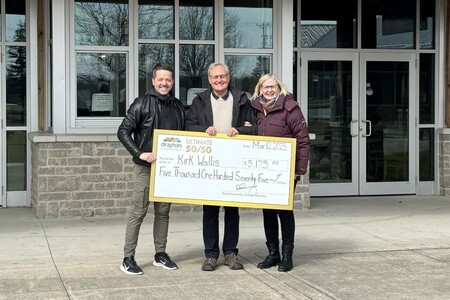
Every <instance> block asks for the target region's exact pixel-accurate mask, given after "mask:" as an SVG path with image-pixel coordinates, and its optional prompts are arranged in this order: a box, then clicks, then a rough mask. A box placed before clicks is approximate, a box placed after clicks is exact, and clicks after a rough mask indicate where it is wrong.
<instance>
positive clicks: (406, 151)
mask: <svg viewBox="0 0 450 300" xmlns="http://www.w3.org/2000/svg"><path fill="white" fill-rule="evenodd" d="M327 56H328V57H327ZM413 67H414V57H413V56H412V55H410V54H400V55H398V54H335V53H312V54H304V55H302V73H301V75H302V77H301V78H302V82H301V89H302V96H301V98H302V99H303V101H304V102H302V107H307V113H306V115H307V119H308V126H309V130H310V133H311V134H312V135H313V137H314V139H313V140H312V141H311V158H310V159H311V161H310V183H311V184H310V193H311V195H312V196H339V195H341V196H343V195H376V194H411V193H414V192H415V185H414V180H413V179H412V178H413V177H414V174H415V168H414V165H415V164H414V153H413V151H414V148H413V147H412V145H414V142H413V140H414V134H413V133H414V123H413V122H411V121H410V120H412V116H413V115H414V105H411V104H410V103H411V99H414V97H413V93H414V89H413V88H412V85H413V83H414V72H412V70H413ZM304 110H305V109H304Z"/></svg>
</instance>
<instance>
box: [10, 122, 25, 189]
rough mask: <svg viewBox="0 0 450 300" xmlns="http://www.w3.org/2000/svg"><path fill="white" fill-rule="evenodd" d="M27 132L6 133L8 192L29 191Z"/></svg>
mask: <svg viewBox="0 0 450 300" xmlns="http://www.w3.org/2000/svg"><path fill="white" fill-rule="evenodd" d="M26 150H27V132H26V131H7V132H6V190H7V191H26V190H27V176H26V174H27V164H26V159H27V151H26Z"/></svg>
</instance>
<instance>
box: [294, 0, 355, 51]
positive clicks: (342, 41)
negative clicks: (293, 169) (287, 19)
mask: <svg viewBox="0 0 450 300" xmlns="http://www.w3.org/2000/svg"><path fill="white" fill-rule="evenodd" d="M324 7H326V9H323V8H324ZM357 14H358V1H357V0H350V1H348V0H302V1H301V23H300V26H301V47H303V48H356V47H357V43H356V41H357V40H356V36H357V30H356V28H357V23H356V20H357Z"/></svg>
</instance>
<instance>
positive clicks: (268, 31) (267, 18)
mask: <svg viewBox="0 0 450 300" xmlns="http://www.w3.org/2000/svg"><path fill="white" fill-rule="evenodd" d="M224 44H225V48H258V49H271V48H272V47H273V1H272V0H268V1H258V0H252V1H237V0H224Z"/></svg>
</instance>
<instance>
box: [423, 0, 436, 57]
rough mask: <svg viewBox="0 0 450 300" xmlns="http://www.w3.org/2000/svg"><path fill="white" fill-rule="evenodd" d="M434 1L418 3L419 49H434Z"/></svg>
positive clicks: (428, 0)
mask: <svg viewBox="0 0 450 300" xmlns="http://www.w3.org/2000/svg"><path fill="white" fill-rule="evenodd" d="M435 11H436V1H435V0H427V1H424V0H422V1H420V48H421V49H434V33H435V15H436V13H435Z"/></svg>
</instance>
